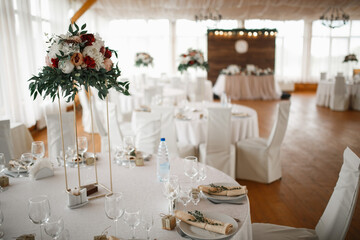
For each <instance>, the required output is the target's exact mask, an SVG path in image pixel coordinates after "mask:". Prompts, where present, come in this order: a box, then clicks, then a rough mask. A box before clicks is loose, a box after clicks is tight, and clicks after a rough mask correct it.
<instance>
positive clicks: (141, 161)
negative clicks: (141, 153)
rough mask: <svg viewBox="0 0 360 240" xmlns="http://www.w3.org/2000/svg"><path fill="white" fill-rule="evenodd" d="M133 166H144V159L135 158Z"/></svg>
mask: <svg viewBox="0 0 360 240" xmlns="http://www.w3.org/2000/svg"><path fill="white" fill-rule="evenodd" d="M135 165H136V166H144V158H142V157H137V158H136V159H135Z"/></svg>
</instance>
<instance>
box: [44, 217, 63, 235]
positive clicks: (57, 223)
mask: <svg viewBox="0 0 360 240" xmlns="http://www.w3.org/2000/svg"><path fill="white" fill-rule="evenodd" d="M63 230H64V220H63V219H62V218H61V217H58V216H52V217H50V218H49V220H48V221H47V222H46V223H45V233H46V234H47V235H49V236H50V237H52V238H53V239H58V238H59V237H60V235H61V233H62V231H63Z"/></svg>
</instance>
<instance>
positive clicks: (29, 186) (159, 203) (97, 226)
mask: <svg viewBox="0 0 360 240" xmlns="http://www.w3.org/2000/svg"><path fill="white" fill-rule="evenodd" d="M107 161H108V160H104V159H101V160H100V161H99V162H98V166H99V170H98V174H99V179H100V181H99V182H103V181H102V180H101V179H103V178H106V179H109V174H108V166H107V165H106V164H105V163H106V162H107ZM155 163H156V161H155V159H154V158H152V159H151V160H150V161H149V162H145V166H143V167H135V168H134V169H132V170H129V169H126V168H123V167H120V166H117V165H113V166H112V169H113V187H114V191H115V192H116V191H121V192H123V194H124V200H125V202H124V207H125V208H129V207H131V208H136V209H139V210H141V211H142V212H145V213H150V212H153V213H156V214H158V213H167V206H168V205H167V204H168V201H167V200H166V199H165V197H164V196H163V195H162V190H161V187H162V184H161V183H159V182H157V180H156V171H155V169H156V167H155V166H156V164H155ZM68 170H69V175H70V177H69V184H70V185H71V184H76V181H74V179H76V176H75V175H74V173H75V172H76V171H77V169H76V168H70V169H69V168H68ZM82 170H83V169H82ZM106 170H107V171H106ZM171 173H172V174H177V175H178V176H179V179H180V181H181V180H186V177H185V175H184V174H183V168H182V160H181V159H173V160H171ZM85 175H86V174H83V176H85ZM207 176H208V177H207V178H206V179H205V181H204V182H203V183H204V184H208V183H212V182H230V183H236V182H235V181H234V180H233V179H232V178H231V177H229V176H227V175H226V174H224V173H223V172H221V171H219V170H216V169H214V168H212V167H207ZM106 182H108V181H104V183H106ZM10 184H11V186H10V187H9V188H8V190H7V191H5V192H3V193H0V194H1V199H0V202H1V204H0V207H1V209H2V211H3V214H4V217H5V220H4V223H3V225H2V230H3V231H4V232H5V239H12V238H13V237H16V236H19V235H21V234H24V233H36V234H37V236H38V235H39V226H38V225H35V224H33V223H31V222H30V220H29V217H28V209H27V208H28V207H27V200H28V199H29V198H30V197H32V196H36V195H41V194H46V195H47V196H48V198H49V200H50V206H51V213H52V214H54V215H61V216H62V217H63V219H64V222H65V228H66V229H68V230H69V232H70V236H71V239H73V240H89V239H93V236H94V235H100V234H101V233H102V232H103V231H104V230H105V229H106V228H108V227H109V226H111V228H110V229H108V231H109V233H110V234H112V235H113V234H114V225H113V222H112V221H111V220H110V219H108V218H107V217H106V215H105V212H104V201H105V200H104V198H99V199H96V200H92V201H90V202H89V204H87V205H86V206H84V207H82V208H78V209H69V208H68V207H67V206H66V204H67V203H66V201H67V200H66V198H67V195H66V193H65V183H64V170H63V169H62V168H56V169H55V176H54V177H51V178H45V179H42V180H38V181H31V180H29V179H28V178H19V179H14V178H10ZM107 185H109V184H108V183H107ZM250 191H251V189H250ZM243 201H244V204H243V205H232V204H212V203H210V202H209V201H207V200H205V199H202V200H201V201H200V203H199V204H198V206H197V207H196V209H198V210H200V211H213V212H220V213H223V214H227V215H230V216H232V217H236V218H239V219H240V220H241V223H240V229H239V231H238V232H237V233H236V234H235V235H234V237H233V238H232V239H252V229H251V219H250V209H249V208H250V206H249V201H248V199H247V198H244V199H243ZM189 205H190V206H188V207H189V208H190V209H191V210H194V209H195V208H194V206H193V205H192V203H190V204H189ZM181 207H182V206H181ZM118 232H119V235H120V237H123V238H130V230H129V227H128V226H127V225H126V224H125V223H124V222H123V221H122V220H120V221H119V224H118ZM136 234H137V237H138V238H139V237H141V238H144V237H145V231H144V230H143V229H141V228H140V226H139V227H138V228H137V230H136ZM150 235H151V237H152V239H153V238H156V239H158V240H169V239H183V238H182V237H181V236H180V235H179V234H178V233H177V232H176V231H166V230H163V229H161V222H160V219H159V218H156V220H155V224H154V227H153V229H152V230H151V234H150ZM44 239H50V238H49V237H48V236H45V238H44Z"/></svg>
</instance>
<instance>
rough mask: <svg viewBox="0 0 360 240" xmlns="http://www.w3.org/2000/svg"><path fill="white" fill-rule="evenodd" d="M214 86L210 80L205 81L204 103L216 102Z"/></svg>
mask: <svg viewBox="0 0 360 240" xmlns="http://www.w3.org/2000/svg"><path fill="white" fill-rule="evenodd" d="M212 88H213V84H212V82H211V81H210V80H206V81H205V90H204V99H203V100H204V101H208V102H212V101H214V95H213V92H212Z"/></svg>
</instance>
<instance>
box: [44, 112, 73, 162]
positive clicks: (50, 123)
mask: <svg viewBox="0 0 360 240" xmlns="http://www.w3.org/2000/svg"><path fill="white" fill-rule="evenodd" d="M61 115H62V127H63V136H64V148H65V151H66V149H67V148H68V147H70V148H72V149H74V147H75V132H74V129H75V127H74V113H73V112H63V113H62V114H61ZM45 120H46V125H47V141H48V155H49V159H50V160H52V161H55V162H56V158H57V156H59V155H60V151H62V150H63V149H62V142H61V134H60V133H61V131H60V130H61V129H60V119H59V114H47V115H46V116H45Z"/></svg>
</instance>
